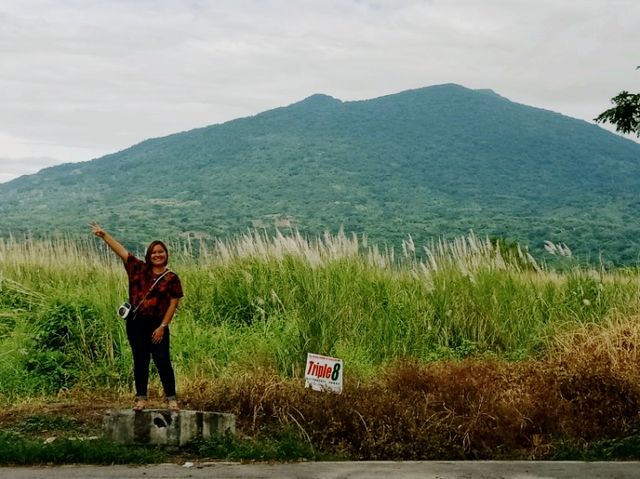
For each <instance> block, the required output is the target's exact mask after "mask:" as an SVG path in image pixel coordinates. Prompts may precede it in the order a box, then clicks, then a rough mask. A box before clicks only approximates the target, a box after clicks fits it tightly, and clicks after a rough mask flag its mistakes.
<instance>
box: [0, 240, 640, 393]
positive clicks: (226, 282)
mask: <svg viewBox="0 0 640 479" xmlns="http://www.w3.org/2000/svg"><path fill="white" fill-rule="evenodd" d="M170 250H171V265H170V266H171V267H172V269H173V270H174V271H176V272H177V273H178V274H179V275H180V277H181V279H182V282H183V287H184V290H185V293H186V296H185V298H184V300H183V302H182V303H181V306H180V309H179V312H178V314H177V317H176V319H175V321H174V323H173V324H172V326H171V329H172V354H173V357H174V362H175V366H176V368H177V370H178V378H179V381H183V382H194V383H195V382H198V381H200V380H202V379H203V378H213V377H216V378H217V377H226V376H231V375H235V376H237V375H239V374H243V373H247V372H250V371H255V370H260V369H268V370H273V371H277V372H278V373H279V374H280V375H282V376H291V377H299V376H300V375H301V373H302V368H303V366H304V360H305V356H306V353H307V352H314V353H320V354H328V355H332V356H337V357H340V358H342V359H344V360H345V365H346V368H348V369H347V371H349V376H348V377H350V378H366V377H369V376H371V375H373V374H374V373H375V372H376V371H377V370H378V369H379V368H380V367H381V366H384V365H386V364H388V363H390V362H392V361H395V360H397V359H401V358H403V359H407V358H411V359H415V360H418V361H422V362H425V361H433V360H439V359H443V358H447V359H450V358H454V359H455V358H464V357H467V356H489V357H498V358H506V359H522V358H528V357H535V356H537V355H540V354H543V353H544V352H545V351H547V350H548V348H549V347H550V345H551V344H552V343H553V342H554V338H555V337H556V336H557V335H558V333H561V332H566V331H569V330H572V329H576V328H578V327H582V326H584V325H590V324H596V325H597V324H602V323H603V322H606V321H607V320H608V318H610V317H612V315H617V316H630V315H635V314H638V299H637V298H638V289H639V288H638V279H639V278H640V276H639V275H638V274H637V273H635V272H632V273H629V272H626V273H623V272H604V271H602V270H597V271H596V270H591V269H585V268H578V267H575V268H573V269H568V271H567V272H565V273H562V274H561V273H557V272H554V271H553V270H551V269H549V268H547V267H545V266H543V265H540V264H538V263H536V261H535V260H534V259H533V258H531V257H530V256H529V255H528V254H527V253H526V252H523V251H522V250H520V249H519V248H517V247H515V248H513V247H512V248H509V249H507V248H504V247H501V246H500V245H499V244H498V245H496V244H495V243H494V242H491V241H489V240H483V239H480V238H477V237H476V236H474V235H469V236H468V237H465V238H458V239H456V240H454V241H450V242H446V241H439V242H434V243H432V244H430V245H427V246H426V247H424V248H422V249H420V248H416V246H415V245H414V243H413V241H412V240H411V239H410V238H409V239H408V240H407V241H406V242H405V243H404V245H403V248H402V249H401V251H399V252H396V251H394V250H393V249H391V248H384V247H383V248H380V247H378V246H377V245H369V244H368V242H367V240H366V238H357V237H355V236H351V237H347V236H345V235H344V234H343V233H341V232H340V233H338V234H336V235H330V234H327V235H325V236H324V237H322V238H316V239H308V238H305V237H303V236H302V235H300V234H299V233H296V232H293V233H291V234H288V235H283V234H280V233H277V234H276V235H275V236H273V237H269V236H267V235H265V234H263V233H260V232H257V231H256V232H250V233H247V234H245V235H242V236H239V237H236V238H234V239H230V240H227V241H218V242H216V243H215V244H212V245H206V244H204V243H198V244H189V243H188V242H187V243H181V244H174V245H172V247H170ZM125 296H126V275H125V273H124V269H123V268H122V265H121V264H119V262H118V260H116V258H115V256H114V255H113V254H112V253H111V252H109V251H108V250H106V249H105V247H104V245H103V244H102V243H101V242H99V241H98V240H94V239H93V238H89V239H85V240H77V239H71V238H52V239H50V240H48V241H35V240H30V239H20V240H16V239H8V240H0V355H1V357H0V358H1V359H2V361H0V393H2V394H4V395H16V394H18V395H21V394H34V393H38V392H41V393H43V394H47V393H51V392H55V391H58V390H60V389H64V388H70V387H73V386H74V385H82V386H86V387H91V386H109V387H119V388H122V389H123V390H128V389H129V388H130V384H131V358H130V353H129V351H128V346H127V342H126V335H125V333H124V323H123V322H122V321H121V320H120V319H119V318H117V316H116V315H115V308H116V307H117V305H118V304H119V303H120V302H121V301H122V300H123V299H124V298H125Z"/></svg>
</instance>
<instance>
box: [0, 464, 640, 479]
mask: <svg viewBox="0 0 640 479" xmlns="http://www.w3.org/2000/svg"><path fill="white" fill-rule="evenodd" d="M0 477H1V478H2V479H27V478H28V479H78V478H98V479H103V478H119V479H129V478H131V479H134V478H136V479H137V478H163V479H164V478H176V479H183V478H196V479H197V478H205V477H206V478H211V479H222V478H225V479H239V478H249V479H288V478H291V479H294V478H295V479H343V478H344V479H346V478H349V479H369V478H372V479H409V478H421V479H431V478H432V479H475V478H480V479H494V478H495V479H498V478H500V479H543V478H544V479H552V478H553V479H556V478H557V479H575V478H579V479H600V478H602V479H640V462H530V461H504V462H502V461H501V462H498V461H473V462H467V461H460V462H422V461H417V462H409V461H407V462H302V463H292V464H237V463H222V462H216V463H204V464H196V465H193V466H192V467H185V466H180V465H175V464H161V465H153V466H142V467H130V466H60V467H0Z"/></svg>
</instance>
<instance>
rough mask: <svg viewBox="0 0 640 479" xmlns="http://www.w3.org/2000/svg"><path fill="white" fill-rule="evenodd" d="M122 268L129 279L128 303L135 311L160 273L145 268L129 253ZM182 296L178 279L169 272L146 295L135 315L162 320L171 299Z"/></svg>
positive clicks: (142, 262)
mask: <svg viewBox="0 0 640 479" xmlns="http://www.w3.org/2000/svg"><path fill="white" fill-rule="evenodd" d="M124 268H125V269H126V270H127V276H128V277H129V302H130V303H131V306H133V308H134V309H135V308H136V307H137V306H138V305H139V304H140V302H141V301H142V298H144V295H145V294H147V292H148V291H149V288H151V285H152V284H153V283H154V282H155V280H156V279H157V278H158V277H159V276H161V275H162V273H160V274H155V273H154V272H153V270H152V269H151V268H150V267H149V266H147V263H145V262H144V261H141V260H139V259H138V258H136V257H135V256H133V255H132V254H131V253H129V256H128V257H127V261H125V263H124ZM183 296H184V294H183V292H182V284H181V283H180V278H179V277H178V275H177V274H175V273H174V272H173V271H170V272H169V273H167V274H166V275H164V277H163V278H162V279H161V280H160V281H158V283H157V284H156V285H155V286H154V287H153V289H152V290H151V292H149V294H147V297H146V298H144V301H142V304H140V307H139V308H138V311H137V315H138V316H145V317H148V318H154V319H159V320H162V318H164V315H165V313H166V312H167V309H169V303H170V302H171V299H172V298H182V297H183Z"/></svg>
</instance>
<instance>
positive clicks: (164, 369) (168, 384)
mask: <svg viewBox="0 0 640 479" xmlns="http://www.w3.org/2000/svg"><path fill="white" fill-rule="evenodd" d="M161 321H162V320H161V319H160V320H158V319H155V318H147V317H144V316H136V317H135V319H129V320H128V321H127V338H128V339H129V344H130V345H131V351H132V352H133V377H134V379H135V383H136V396H137V397H138V399H146V398H147V387H148V385H149V363H150V360H151V358H153V362H154V363H155V365H156V368H158V374H159V375H160V381H161V382H162V387H163V389H164V394H165V396H166V397H167V399H175V397H176V379H175V375H174V373H173V366H171V359H170V357H169V328H168V327H167V328H166V329H165V331H164V336H163V337H162V341H160V342H159V343H158V344H154V343H153V342H152V341H151V335H152V334H153V332H154V331H155V330H156V328H157V327H158V326H159V325H160V323H161Z"/></svg>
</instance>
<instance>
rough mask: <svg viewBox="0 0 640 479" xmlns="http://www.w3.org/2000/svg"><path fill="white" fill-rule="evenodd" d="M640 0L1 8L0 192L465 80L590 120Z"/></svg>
mask: <svg viewBox="0 0 640 479" xmlns="http://www.w3.org/2000/svg"><path fill="white" fill-rule="evenodd" d="M639 19H640V1H638V0H482V1H480V0H478V1H472V0H446V1H445V0H109V1H101V0H3V1H2V3H0V55H1V57H0V98H1V102H2V103H1V105H2V107H1V108H0V182H3V181H7V180H10V179H12V178H15V177H17V176H19V175H22V174H29V173H34V172H36V171H38V170H39V169H41V168H43V167H45V166H49V165H53V164H58V163H67V162H75V161H83V160H90V159H93V158H97V157H99V156H102V155H104V154H107V153H111V152H115V151H118V150H122V149H124V148H126V147H128V146H131V145H133V144H135V143H138V142H140V141H142V140H144V139H147V138H153V137H158V136H164V135H167V134H170V133H176V132H179V131H185V130H190V129H192V128H197V127H202V126H206V125H210V124H215V123H222V122H225V121H227V120H231V119H234V118H239V117H244V116H249V115H254V114H256V113H259V112H262V111H265V110H268V109H271V108H275V107H279V106H285V105H288V104H291V103H294V102H296V101H299V100H301V99H303V98H305V97H307V96H309V95H311V94H314V93H325V94H328V95H331V96H334V97H336V98H339V99H341V100H345V101H346V100H360V99H366V98H374V97H378V96H382V95H386V94H390V93H397V92H400V91H403V90H407V89H411V88H419V87H423V86H429V85H435V84H441V83H458V84H461V85H463V86H466V87H469V88H491V89H493V90H495V91H496V92H497V93H499V94H500V95H502V96H505V97H507V98H509V99H510V100H512V101H516V102H519V103H524V104H527V105H532V106H536V107H542V108H546V109H550V110H553V111H557V112H560V113H563V114H565V115H568V116H572V117H575V118H580V119H584V120H587V121H591V120H592V118H594V117H595V116H596V115H597V114H598V113H600V112H601V111H603V110H605V109H607V108H609V107H610V103H609V100H610V98H611V97H613V96H614V95H616V94H617V93H618V92H619V91H621V90H630V91H633V92H637V91H640V70H635V67H636V66H637V65H640V53H639V51H640V50H639V48H640V26H639V23H638V20H639Z"/></svg>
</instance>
